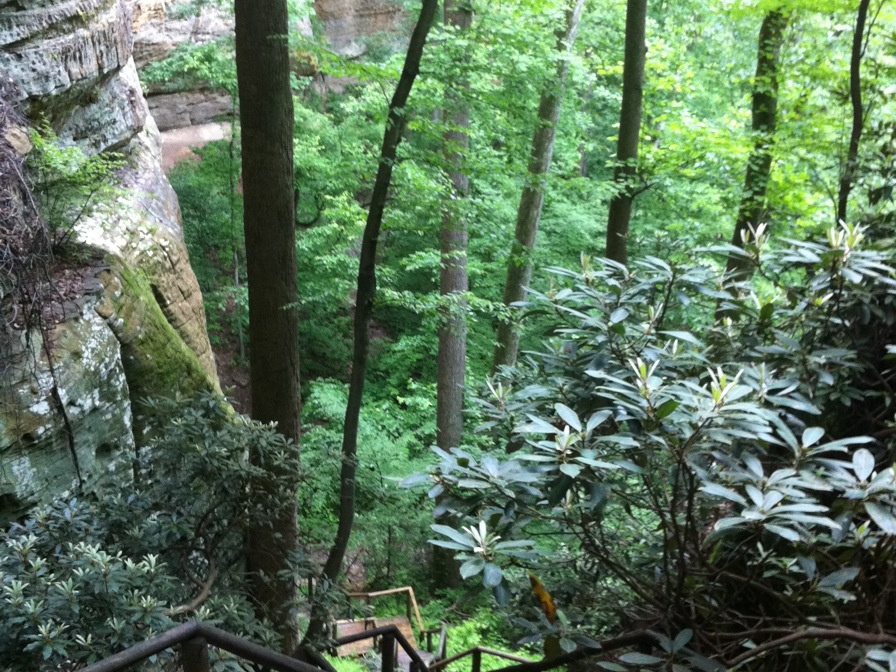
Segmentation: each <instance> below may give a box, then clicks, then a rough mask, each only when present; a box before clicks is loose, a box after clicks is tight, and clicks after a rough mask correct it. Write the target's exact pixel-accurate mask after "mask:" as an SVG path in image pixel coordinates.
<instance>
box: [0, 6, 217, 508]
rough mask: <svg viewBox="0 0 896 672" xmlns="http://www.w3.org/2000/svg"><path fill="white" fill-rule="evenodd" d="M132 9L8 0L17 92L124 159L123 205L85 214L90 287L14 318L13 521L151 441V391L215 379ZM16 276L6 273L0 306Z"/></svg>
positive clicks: (6, 461) (7, 338)
mask: <svg viewBox="0 0 896 672" xmlns="http://www.w3.org/2000/svg"><path fill="white" fill-rule="evenodd" d="M158 4H163V3H158ZM131 10H132V7H131V3H129V2H125V1H124V0H15V1H11V0H0V79H2V81H5V82H9V80H12V82H13V83H14V84H15V86H14V87H5V89H4V90H9V89H10V88H11V89H12V90H14V91H15V93H14V94H13V95H12V97H13V98H15V102H16V103H17V104H18V106H19V107H20V109H21V110H22V111H23V112H25V113H26V115H27V116H28V117H29V118H30V119H31V120H32V121H36V120H38V119H42V120H46V121H48V122H49V123H50V124H51V125H52V126H53V127H54V129H55V130H56V132H57V133H58V135H59V137H60V138H61V140H62V141H63V142H66V143H75V144H77V145H79V146H80V147H82V148H83V149H84V151H85V152H87V153H96V152H103V151H108V150H117V151H119V152H121V153H122V154H123V156H124V157H125V159H126V166H125V167H124V168H123V169H122V170H121V171H119V180H120V184H119V185H117V186H118V187H119V188H118V189H117V190H116V196H115V198H114V202H111V203H105V204H103V205H102V206H100V207H98V208H96V209H95V211H94V212H92V213H91V214H90V215H89V216H88V217H86V218H84V219H82V220H81V221H80V222H79V224H78V227H77V236H78V238H79V239H80V240H81V241H82V242H83V243H85V244H87V245H89V246H90V248H92V249H93V250H95V251H96V253H95V254H93V255H92V256H93V260H92V261H90V262H88V263H87V264H86V265H84V266H82V267H81V268H78V269H75V270H72V269H69V270H68V271H67V273H68V274H69V276H72V277H74V280H72V279H71V277H69V278H68V283H69V285H71V284H72V283H74V284H75V285H78V283H80V285H79V287H76V289H78V291H77V292H75V295H74V296H73V297H72V296H67V298H66V300H65V302H64V303H63V305H62V306H61V308H60V310H59V311H58V312H59V314H60V315H61V317H60V318H59V319H57V320H53V321H51V322H50V323H45V325H44V327H43V328H42V329H41V328H38V327H37V326H34V325H33V324H32V328H30V329H28V328H24V327H22V325H20V324H19V325H17V324H13V322H12V321H11V318H9V317H8V315H3V317H4V318H5V319H4V320H3V324H2V325H0V332H2V333H0V340H2V343H0V370H2V371H4V375H3V379H2V384H0V388H2V389H0V523H3V522H5V521H6V520H8V519H9V518H11V517H13V516H16V515H18V514H20V513H21V512H22V510H23V509H24V508H26V507H27V506H29V505H30V504H33V503H34V502H36V501H40V500H42V499H47V498H50V497H52V496H54V495H56V494H58V493H59V492H61V491H63V490H69V489H72V488H79V487H84V488H90V487H93V486H94V485H96V484H97V483H99V482H101V481H102V479H103V477H104V475H105V474H106V473H107V471H108V470H109V468H110V467H111V466H112V465H114V464H115V463H124V464H127V463H128V462H129V461H130V459H131V458H132V457H133V451H134V450H135V446H139V445H140V443H141V440H142V436H141V432H140V428H139V427H138V428H137V429H136V430H135V427H134V422H133V418H134V417H135V416H136V413H135V410H136V409H135V404H136V403H137V400H138V399H140V398H144V397H153V396H161V395H165V396H173V395H174V394H176V393H179V392H182V393H191V392H195V391H198V390H200V389H217V387H218V383H217V376H216V373H215V367H214V360H213V357H212V354H211V347H210V345H209V342H208V336H207V334H206V331H205V315H204V310H203V306H202V296H201V293H200V291H199V287H198V284H197V283H196V279H195V276H194V275H193V272H192V269H191V268H190V266H189V260H188V257H187V252H186V248H185V246H184V244H183V240H182V238H181V230H180V212H179V208H178V204H177V198H176V196H175V194H174V192H173V190H172V189H171V186H170V185H169V184H168V182H167V180H166V179H165V177H164V175H163V174H162V169H161V154H160V148H159V134H158V129H157V128H156V125H155V123H154V122H153V119H152V117H151V116H150V114H149V112H148V109H147V105H146V101H145V99H144V97H143V94H142V93H141V91H140V85H139V82H138V79H137V70H136V67H135V63H134V60H133V58H132V47H133V39H132V35H133V28H132V23H131V22H132V16H133V15H132V11H131ZM8 97H9V94H7V98H8ZM0 130H3V129H0ZM4 137H6V138H7V140H8V139H9V137H11V136H10V135H9V134H7V135H6V136H4ZM12 146H13V145H12V143H11V142H9V141H7V142H6V143H5V144H3V143H0V150H2V151H7V152H9V151H15V150H14V149H11V147H12ZM16 146H18V147H19V151H20V152H27V151H28V146H27V143H18V144H17V145H16ZM9 228H10V229H11V228H12V227H9ZM5 233H6V230H5V229H2V230H0V234H4V235H5ZM15 281H16V279H15V278H14V277H12V276H4V277H0V302H2V300H3V298H4V295H6V294H7V292H8V290H9V288H10V286H11V285H10V283H15ZM7 298H8V297H7ZM6 307H7V308H8V307H9V301H8V300H7V301H6Z"/></svg>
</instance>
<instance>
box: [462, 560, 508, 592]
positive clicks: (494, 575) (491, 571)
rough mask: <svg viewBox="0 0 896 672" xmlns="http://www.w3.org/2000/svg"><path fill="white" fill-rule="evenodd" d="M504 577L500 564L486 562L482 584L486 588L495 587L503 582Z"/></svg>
mask: <svg viewBox="0 0 896 672" xmlns="http://www.w3.org/2000/svg"><path fill="white" fill-rule="evenodd" d="M464 578H466V577H464ZM503 578H504V574H503V572H502V571H501V568H500V567H498V565H496V564H494V563H491V562H488V563H486V565H485V571H483V573H482V585H484V586H485V587H486V588H494V587H496V586H497V585H498V584H499V583H501V579H503Z"/></svg>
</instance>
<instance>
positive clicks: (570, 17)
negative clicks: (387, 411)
mask: <svg viewBox="0 0 896 672" xmlns="http://www.w3.org/2000/svg"><path fill="white" fill-rule="evenodd" d="M584 6H585V0H571V2H570V3H569V5H568V7H567V10H566V25H565V28H564V30H563V31H562V32H561V33H559V34H558V36H557V37H558V44H557V48H558V51H559V52H560V57H559V60H558V62H557V71H556V75H555V77H554V79H552V80H550V81H548V82H547V83H546V84H545V87H544V89H543V90H542V92H541V100H540V101H539V104H538V121H537V126H536V127H535V133H534V134H533V136H532V153H531V154H530V158H529V169H528V174H527V176H526V184H525V185H524V186H523V191H522V194H521V195H520V204H519V207H518V208H517V214H516V231H515V233H514V240H513V245H512V246H511V248H510V258H509V259H508V260H507V280H506V282H505V283H504V297H503V302H504V305H505V306H508V307H511V306H513V305H514V304H516V303H519V302H520V301H522V300H523V299H525V298H526V289H527V288H528V286H529V282H530V280H531V278H532V252H533V250H534V249H535V240H536V238H537V236H538V224H539V222H540V221H541V210H542V207H543V206H544V191H545V182H546V180H547V175H548V172H549V171H550V168H551V159H552V158H553V155H554V138H555V136H556V133H557V122H558V121H559V119H560V107H561V104H562V100H563V89H564V87H565V85H566V76H567V74H568V73H569V59H570V55H571V54H572V49H573V45H574V44H575V41H576V33H577V32H578V30H579V22H580V20H581V18H582V9H583V7H584ZM519 347H520V334H519V329H518V327H517V325H516V324H515V323H514V322H513V321H512V320H508V321H502V322H501V323H500V324H499V325H498V334H497V343H496V345H495V354H494V358H493V360H492V372H493V373H494V372H496V371H497V370H498V369H499V367H501V366H513V365H514V364H515V363H516V358H517V354H518V352H519Z"/></svg>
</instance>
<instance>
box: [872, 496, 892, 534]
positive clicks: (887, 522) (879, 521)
mask: <svg viewBox="0 0 896 672" xmlns="http://www.w3.org/2000/svg"><path fill="white" fill-rule="evenodd" d="M865 511H867V512H868V515H869V516H871V520H873V521H874V523H875V524H876V525H877V526H878V527H879V528H880V529H881V531H882V532H883V533H884V534H886V535H896V517H894V516H893V510H892V509H889V508H886V507H884V506H882V505H881V504H878V503H877V502H865Z"/></svg>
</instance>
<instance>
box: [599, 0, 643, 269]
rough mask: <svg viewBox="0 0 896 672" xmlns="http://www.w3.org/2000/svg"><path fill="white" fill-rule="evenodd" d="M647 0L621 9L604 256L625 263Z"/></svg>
mask: <svg viewBox="0 0 896 672" xmlns="http://www.w3.org/2000/svg"><path fill="white" fill-rule="evenodd" d="M646 34H647V0H628V4H627V6H626V10H625V62H624V64H623V67H622V105H621V106H620V111H619V139H618V141H617V143H616V166H615V167H614V168H613V183H614V185H615V187H616V193H615V195H614V196H613V199H612V200H611V201H610V211H609V214H608V215H607V248H606V257H607V258H608V259H612V260H613V261H618V262H619V263H620V264H627V263H628V230H629V224H630V222H631V219H632V201H633V200H634V197H635V189H636V187H635V178H636V177H637V174H638V169H637V163H638V140H639V138H640V136H641V109H642V107H643V101H644V64H645V62H646V60H647V41H646V40H647V38H646Z"/></svg>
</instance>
